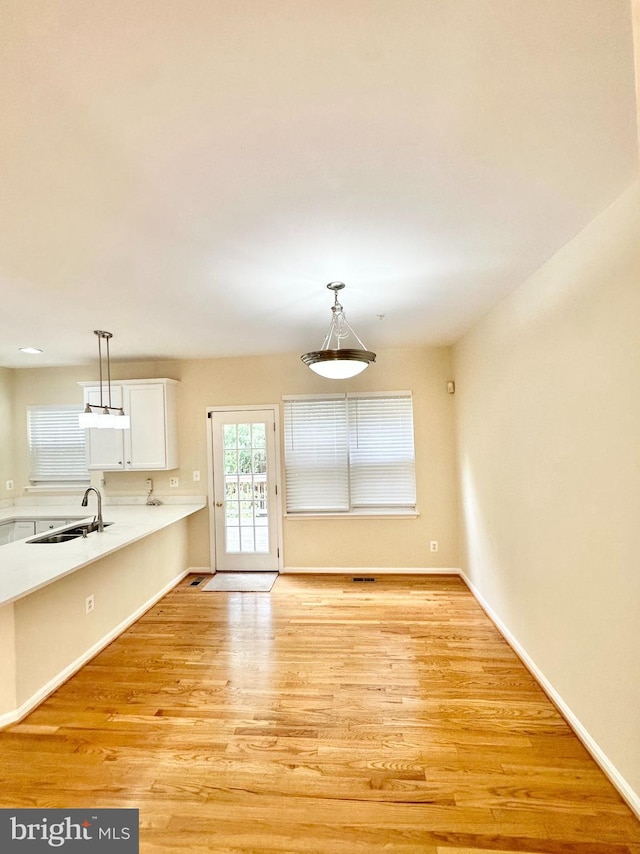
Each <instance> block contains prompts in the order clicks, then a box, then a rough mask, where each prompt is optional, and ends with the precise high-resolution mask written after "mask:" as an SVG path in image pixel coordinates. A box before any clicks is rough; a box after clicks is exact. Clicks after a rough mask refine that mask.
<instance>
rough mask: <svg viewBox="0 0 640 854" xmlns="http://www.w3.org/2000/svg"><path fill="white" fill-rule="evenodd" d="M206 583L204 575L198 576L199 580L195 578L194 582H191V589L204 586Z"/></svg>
mask: <svg viewBox="0 0 640 854" xmlns="http://www.w3.org/2000/svg"><path fill="white" fill-rule="evenodd" d="M203 581H204V575H200V576H198V578H194V579H193V581H192V582H190V584H189V587H197V586H198V584H202V582H203Z"/></svg>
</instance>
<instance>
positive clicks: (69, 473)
mask: <svg viewBox="0 0 640 854" xmlns="http://www.w3.org/2000/svg"><path fill="white" fill-rule="evenodd" d="M82 411H83V407H82V406H30V407H29V408H28V409H27V425H28V431H29V480H30V481H31V482H32V483H69V482H72V483H73V482H75V483H77V482H87V481H88V480H89V471H88V469H87V458H86V453H85V431H84V430H83V429H82V428H81V427H80V426H79V424H78V414H79V413H80V412H82Z"/></svg>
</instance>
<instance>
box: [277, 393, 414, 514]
mask: <svg viewBox="0 0 640 854" xmlns="http://www.w3.org/2000/svg"><path fill="white" fill-rule="evenodd" d="M284 431H285V474H286V485H287V512H288V513H311V512H315V513H323V512H338V513H349V512H354V513H357V512H372V513H376V512H377V513H384V512H385V511H388V512H403V511H406V512H412V511H415V505H416V485H415V456H414V443H413V406H412V399H411V393H410V392H396V393H378V394H373V393H348V394H340V395H332V396H327V397H323V396H313V397H311V396H305V395H292V396H290V397H285V398H284Z"/></svg>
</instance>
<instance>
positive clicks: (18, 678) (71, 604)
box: [0, 497, 206, 727]
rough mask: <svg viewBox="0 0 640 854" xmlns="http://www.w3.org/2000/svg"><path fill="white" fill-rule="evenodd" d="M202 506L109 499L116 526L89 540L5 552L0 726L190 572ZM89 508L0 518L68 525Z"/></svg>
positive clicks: (10, 547)
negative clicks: (194, 525)
mask: <svg viewBox="0 0 640 854" xmlns="http://www.w3.org/2000/svg"><path fill="white" fill-rule="evenodd" d="M205 506H206V499H204V498H202V499H200V498H199V497H194V498H193V501H191V500H190V501H189V503H185V504H181V503H175V504H173V503H167V504H162V505H159V506H147V505H146V504H142V503H139V504H126V505H125V504H117V503H114V504H109V503H105V504H104V505H103V516H104V521H105V522H111V523H112V524H111V525H109V527H107V528H105V530H104V531H103V532H97V531H95V532H93V533H91V534H89V535H88V536H87V538H86V539H84V538H82V537H78V538H77V539H74V540H69V541H67V542H62V543H50V544H44V543H29V542H27V540H19V541H17V542H13V543H8V544H6V545H3V546H0V727H3V726H8V725H10V724H13V723H15V722H16V721H18V720H21V719H22V718H23V717H24V716H25V715H26V714H28V713H29V712H30V711H31V710H32V709H34V708H35V707H36V706H37V705H38V704H39V703H41V702H42V701H43V700H44V699H46V697H47V696H48V695H49V694H50V693H51V692H52V691H54V690H56V688H58V687H59V686H60V685H62V684H63V683H64V682H65V681H66V680H67V679H69V678H70V677H71V676H73V674H74V673H75V672H76V671H77V670H79V669H80V668H81V667H82V666H83V665H84V664H86V663H87V662H88V661H90V660H91V659H92V658H93V656H95V655H96V654H97V653H98V652H100V650H101V649H103V648H104V647H105V646H107V645H108V644H109V643H111V641H113V640H114V639H115V638H117V637H118V636H119V635H120V634H122V632H124V631H126V629H127V628H128V627H129V626H131V625H132V624H133V623H135V621H136V620H137V619H138V618H139V617H140V616H141V615H142V614H144V613H145V611H147V610H148V609H149V608H151V607H152V606H153V605H154V604H155V603H156V602H158V601H159V600H160V599H161V598H162V597H163V596H165V595H166V594H167V593H169V592H170V591H171V590H172V589H173V588H174V587H175V585H176V584H178V583H179V582H180V580H181V579H182V578H184V577H185V576H186V575H187V574H188V572H189V571H193V570H192V568H190V567H189V539H190V538H189V524H190V517H192V516H193V515H194V514H197V513H198V512H199V511H200V510H202V509H203V508H204V507H205ZM92 509H94V508H92ZM79 510H80V512H78V511H79ZM82 512H83V511H82V509H81V508H80V507H79V502H77V503H75V502H74V503H73V504H71V503H68V504H67V503H65V504H50V503H44V502H43V503H42V504H39V505H36V504H28V505H27V504H18V505H16V506H13V507H10V508H5V509H2V510H0V521H5V520H11V519H20V518H22V519H41V520H43V519H46V520H50V521H53V520H54V519H60V520H61V523H60V527H61V528H64V527H71V526H75V525H77V524H78V522H72V523H71V524H70V525H67V524H66V522H64V521H62V520H70V519H78V517H80V514H81V513H82ZM85 512H86V511H85ZM83 519H86V520H88V521H91V520H92V519H93V514H90V515H88V516H86V517H83ZM53 530H54V531H55V530H56V529H53ZM36 536H40V535H36ZM45 536H46V534H45ZM28 539H33V537H29V538H28ZM199 570H200V571H202V570H205V568H204V567H200V568H199ZM205 571H206V570H205Z"/></svg>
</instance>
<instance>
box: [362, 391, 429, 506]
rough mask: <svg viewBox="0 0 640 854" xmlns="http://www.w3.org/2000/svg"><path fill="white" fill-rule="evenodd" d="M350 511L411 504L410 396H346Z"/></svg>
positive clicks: (413, 484) (413, 489)
mask: <svg viewBox="0 0 640 854" xmlns="http://www.w3.org/2000/svg"><path fill="white" fill-rule="evenodd" d="M347 406H348V413H349V472H350V482H351V506H352V507H354V508H356V507H360V508H366V507H377V508H385V507H404V508H407V509H414V508H415V505H416V481H415V465H414V448H413V406H412V402H411V396H406V395H405V396H398V397H365V396H360V395H347Z"/></svg>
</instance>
